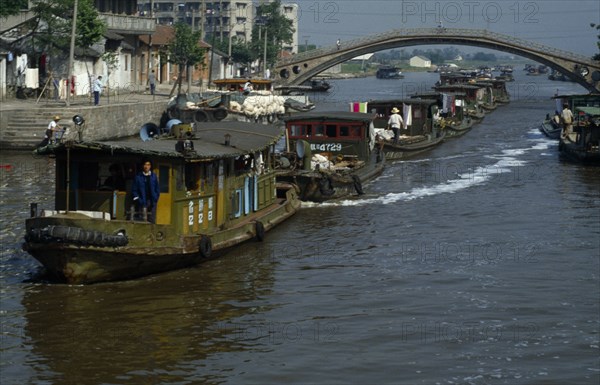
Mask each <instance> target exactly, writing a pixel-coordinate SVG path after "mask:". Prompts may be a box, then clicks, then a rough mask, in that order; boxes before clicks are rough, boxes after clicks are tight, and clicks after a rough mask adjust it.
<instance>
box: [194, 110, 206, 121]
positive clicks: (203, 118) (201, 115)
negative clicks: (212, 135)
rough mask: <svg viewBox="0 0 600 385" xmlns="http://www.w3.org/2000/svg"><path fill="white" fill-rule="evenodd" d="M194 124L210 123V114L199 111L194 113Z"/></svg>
mask: <svg viewBox="0 0 600 385" xmlns="http://www.w3.org/2000/svg"><path fill="white" fill-rule="evenodd" d="M194 122H196V123H203V122H208V114H207V113H206V111H204V110H198V111H196V112H195V113H194Z"/></svg>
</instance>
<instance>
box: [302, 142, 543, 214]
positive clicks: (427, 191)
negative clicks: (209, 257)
mask: <svg viewBox="0 0 600 385" xmlns="http://www.w3.org/2000/svg"><path fill="white" fill-rule="evenodd" d="M527 142H530V143H531V146H530V147H527V148H514V149H504V150H502V151H501V153H499V154H497V155H487V156H486V157H485V158H488V159H495V160H496V162H495V163H492V164H489V165H484V166H479V167H475V168H472V169H469V170H468V171H467V172H462V173H457V174H456V178H454V179H449V180H447V181H445V182H442V183H438V184H434V185H430V186H423V187H415V188H413V189H411V190H410V191H405V192H397V193H388V194H385V195H382V196H379V197H373V198H356V199H345V200H339V201H331V202H324V203H310V202H307V203H302V207H331V206H365V205H373V204H384V205H387V204H394V203H397V202H402V201H411V200H415V199H420V198H426V197H430V196H434V195H440V194H453V193H456V192H459V191H462V190H465V189H468V188H471V187H474V186H478V185H482V184H485V183H486V182H488V181H490V180H491V179H492V178H495V177H499V176H502V175H504V176H505V175H506V174H508V173H510V172H512V171H511V170H512V169H513V168H515V167H523V166H524V165H526V164H527V163H528V162H527V161H526V160H522V159H519V157H520V156H523V155H524V154H526V153H527V152H529V151H532V150H537V151H544V150H547V149H548V148H550V147H551V146H553V145H555V141H552V140H548V139H547V138H545V137H535V138H529V139H527ZM454 157H456V156H452V158H454ZM449 158H450V157H449ZM438 160H439V159H436V160H435V161H438ZM429 161H432V159H429Z"/></svg>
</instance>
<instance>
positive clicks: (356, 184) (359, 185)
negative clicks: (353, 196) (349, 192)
mask: <svg viewBox="0 0 600 385" xmlns="http://www.w3.org/2000/svg"><path fill="white" fill-rule="evenodd" d="M352 182H353V183H354V190H356V193H357V194H358V195H363V194H364V193H365V192H364V191H363V188H362V183H361V182H360V178H359V177H358V175H352Z"/></svg>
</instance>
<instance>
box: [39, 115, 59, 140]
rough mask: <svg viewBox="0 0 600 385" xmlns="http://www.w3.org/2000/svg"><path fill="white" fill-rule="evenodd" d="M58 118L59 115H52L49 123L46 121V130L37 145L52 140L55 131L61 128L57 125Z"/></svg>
mask: <svg viewBox="0 0 600 385" xmlns="http://www.w3.org/2000/svg"><path fill="white" fill-rule="evenodd" d="M59 120H60V116H58V115H54V117H53V118H52V120H51V121H50V123H48V128H46V132H45V133H44V139H43V140H42V141H41V142H40V144H38V147H44V146H47V145H48V144H49V143H52V142H53V141H54V135H55V133H56V132H58V131H60V130H61V127H60V126H59V125H58V121H59Z"/></svg>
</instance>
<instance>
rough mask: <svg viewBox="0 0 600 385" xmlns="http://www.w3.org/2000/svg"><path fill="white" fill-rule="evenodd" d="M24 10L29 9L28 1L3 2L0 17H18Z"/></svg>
mask: <svg viewBox="0 0 600 385" xmlns="http://www.w3.org/2000/svg"><path fill="white" fill-rule="evenodd" d="M22 9H27V0H2V5H1V6H0V17H6V16H12V15H16V14H18V13H19V11H21V10H22Z"/></svg>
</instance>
